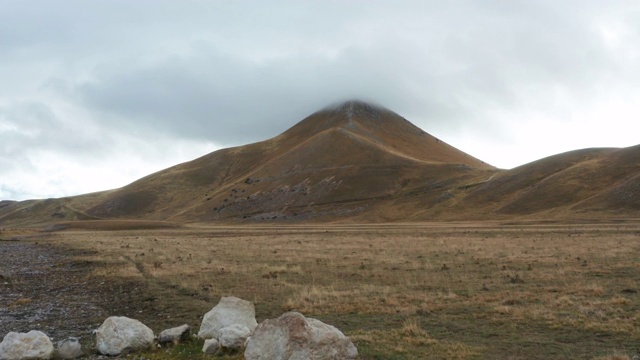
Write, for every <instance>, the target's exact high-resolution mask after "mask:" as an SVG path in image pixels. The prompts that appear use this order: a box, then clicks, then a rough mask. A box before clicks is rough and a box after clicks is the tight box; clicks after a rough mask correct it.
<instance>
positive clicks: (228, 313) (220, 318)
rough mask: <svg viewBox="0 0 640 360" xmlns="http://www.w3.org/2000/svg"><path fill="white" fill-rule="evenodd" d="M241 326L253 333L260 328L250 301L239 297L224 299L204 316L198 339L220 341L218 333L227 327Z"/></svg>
mask: <svg viewBox="0 0 640 360" xmlns="http://www.w3.org/2000/svg"><path fill="white" fill-rule="evenodd" d="M235 324H240V325H244V326H246V327H247V329H249V331H253V329H255V328H256V326H258V323H257V322H256V310H255V308H254V307H253V304H252V303H251V302H249V301H246V300H242V299H238V298H237V297H232V296H230V297H223V298H222V299H220V302H219V303H218V305H216V306H214V307H213V309H211V311H209V312H208V313H206V314H205V315H204V318H203V319H202V325H200V331H198V337H199V338H200V339H205V340H206V339H218V331H219V330H220V329H222V328H225V327H227V326H231V325H235Z"/></svg>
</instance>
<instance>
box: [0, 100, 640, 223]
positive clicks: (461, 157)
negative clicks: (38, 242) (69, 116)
mask: <svg viewBox="0 0 640 360" xmlns="http://www.w3.org/2000/svg"><path fill="white" fill-rule="evenodd" d="M639 171H640V147H632V148H625V149H586V150H578V151H574V152H570V153H566V154H560V155H556V156H552V157H549V158H545V159H542V160H539V161H536V162H533V163H530V164H526V165H523V166H521V167H518V168H515V169H511V170H500V169H496V168H495V167H493V166H491V165H489V164H486V163H484V162H482V161H480V160H478V159H476V158H474V157H472V156H470V155H468V154H465V153H464V152H462V151H460V150H458V149H456V148H454V147H452V146H450V145H448V144H446V143H445V142H443V141H441V140H440V139H437V138H435V137H433V136H431V135H429V134H428V133H426V132H424V131H422V130H421V129H419V128H418V127H416V126H415V125H413V124H411V123H410V122H409V121H407V120H406V119H404V118H403V117H401V116H400V115H398V114H396V113H394V112H392V111H390V110H388V109H385V108H383V107H381V106H377V105H373V104H368V103H364V102H360V101H348V102H345V103H342V104H338V105H335V106H331V107H328V108H325V109H323V110H320V111H318V112H316V113H314V114H312V115H310V116H309V117H307V118H305V119H304V120H302V121H300V122H299V123H298V124H296V125H295V126H293V127H292V128H290V129H289V130H287V131H285V132H284V133H282V134H280V135H278V136H276V137H274V138H272V139H268V140H265V141H262V142H258V143H254V144H249V145H244V146H239V147H234V148H228V149H222V150H219V151H216V152H213V153H210V154H208V155H205V156H203V157H200V158H198V159H195V160H193V161H189V162H186V163H183V164H179V165H176V166H173V167H171V168H168V169H166V170H163V171H160V172H157V173H155V174H151V175H149V176H146V177H144V178H142V179H140V180H138V181H136V182H134V183H132V184H130V185H127V186H125V187H123V188H120V189H115V190H109V191H104V192H98V193H93V194H86V195H80V196H74V197H68V198H61V199H47V200H30V201H23V202H1V203H0V226H5V225H7V224H9V225H15V226H33V225H47V224H51V223H57V222H65V221H73V220H85V221H86V220H112V221H113V220H118V221H126V220H145V221H147V224H149V221H160V222H173V223H237V222H248V223H256V222H259V223H262V222H274V221H276V222H309V221H353V222H383V221H429V220H434V219H442V220H454V219H455V220H465V219H494V218H495V219H511V218H523V217H524V218H526V217H533V218H542V217H553V218H561V217H579V216H596V215H598V214H599V215H606V216H630V215H632V214H633V211H635V210H637V209H638V208H640V202H639V200H638V198H637V196H636V194H638V193H639V191H638V190H640V172H639ZM594 214H595V215H594Z"/></svg>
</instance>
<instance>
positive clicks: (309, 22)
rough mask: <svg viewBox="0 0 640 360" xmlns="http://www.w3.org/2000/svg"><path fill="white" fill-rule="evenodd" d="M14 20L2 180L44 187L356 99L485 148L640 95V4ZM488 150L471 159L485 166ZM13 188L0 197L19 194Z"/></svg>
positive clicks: (444, 5)
mask: <svg viewBox="0 0 640 360" xmlns="http://www.w3.org/2000/svg"><path fill="white" fill-rule="evenodd" d="M2 8H3V11H2V12H0V53H2V54H3V57H2V59H0V78H2V79H3V82H2V83H1V84H0V165H1V166H2V170H0V178H1V177H5V178H7V177H8V176H14V175H15V174H18V173H20V174H22V175H21V176H24V177H25V178H26V177H28V174H29V173H30V172H33V173H37V171H36V170H37V168H38V166H39V165H37V164H38V163H39V161H38V159H41V158H42V156H43V155H42V154H57V155H58V156H60V157H63V158H65V159H68V160H69V161H72V162H73V161H76V163H77V164H80V163H84V162H86V159H89V158H100V159H102V160H104V159H109V158H110V157H112V156H115V154H116V151H115V150H114V147H118V151H117V153H118V154H119V156H124V155H122V154H125V153H126V150H127V148H130V151H138V152H143V153H145V154H147V155H148V156H149V158H150V160H149V161H150V162H153V161H154V160H151V159H158V155H154V154H156V153H157V152H156V151H155V150H153V149H158V148H166V147H167V143H166V142H168V141H181V142H182V143H183V144H186V143H188V142H192V143H193V144H194V148H201V147H204V146H205V145H203V144H210V143H213V144H218V145H223V146H229V145H239V144H242V143H247V142H251V141H258V140H262V139H265V138H267V137H271V136H275V135H277V134H278V133H280V132H282V131H284V130H286V129H287V128H288V127H290V126H292V125H293V124H294V123H295V122H296V121H298V120H301V119H302V118H303V117H304V116H306V115H309V114H310V113H312V112H314V111H315V110H317V109H319V108H322V107H324V106H325V105H327V104H329V103H333V102H336V101H339V100H342V99H347V98H354V97H356V98H362V99H365V100H371V101H375V102H377V103H379V104H382V105H384V106H386V107H388V108H390V109H392V110H394V111H397V112H398V113H400V114H402V115H403V116H405V117H406V118H408V119H409V120H411V121H413V122H415V123H416V124H417V125H419V126H421V127H422V128H423V129H425V130H426V131H428V132H432V133H433V132H436V133H437V134H436V135H438V134H443V135H444V136H445V140H448V141H449V142H451V143H453V144H454V145H457V144H456V137H460V138H461V139H462V135H459V134H462V133H466V134H469V133H473V134H482V136H485V137H487V138H488V140H487V142H491V141H494V142H495V143H496V146H498V145H499V143H503V144H505V145H503V146H507V145H506V144H508V142H509V141H510V140H509V139H513V138H517V134H513V133H511V131H512V129H514V128H517V127H518V126H519V125H518V124H520V123H522V126H523V128H525V127H526V126H530V124H528V122H531V121H533V120H531V119H533V118H537V117H540V116H543V117H544V118H545V119H547V120H546V121H547V123H548V124H558V126H560V125H562V124H564V123H566V122H568V121H570V120H572V117H575V116H584V114H583V113H581V112H584V113H586V114H589V113H590V112H595V110H594V111H592V110H593V109H591V107H594V109H595V108H596V107H597V106H596V105H598V104H605V103H606V102H605V100H606V101H609V102H611V101H612V100H611V96H612V94H614V95H615V94H620V99H623V100H621V101H623V102H625V104H632V103H633V100H634V99H635V96H636V94H637V90H634V89H637V88H638V83H639V82H640V79H639V77H640V74H639V73H638V72H637V65H638V61H639V59H640V45H639V44H640V25H639V24H640V9H639V6H638V5H637V2H635V1H623V0H620V1H609V2H604V1H596V0H593V1H577V0H567V1H562V2H558V1H550V0H549V1H542V0H541V1H497V0H495V1H482V2H478V1H470V0H454V1H446V2H432V1H400V2H394V3H390V2H383V1H366V2H365V1H349V2H345V1H340V2H338V1H335V2H334V1H305V2H301V1H276V2H264V1H236V2H223V1H212V2H200V1H187V2H174V1H135V2H131V1H110V2H86V1H72V0H65V1H56V2H50V1H13V0H5V1H3V5H2ZM603 89H606V90H603ZM634 91H635V92H634ZM603 99H605V100H603ZM598 106H600V105H598ZM604 106H605V105H602V106H601V107H604ZM628 107H629V108H630V109H636V108H634V107H633V105H629V106H628ZM598 109H599V108H598ZM596 110H597V109H596ZM620 121H623V120H620ZM622 124H623V125H624V123H622ZM594 126H595V125H594ZM590 131H597V129H595V130H594V129H591V130H590ZM456 134H458V135H456ZM478 136H480V135H478ZM476 140H477V139H476ZM476 140H474V141H476ZM145 141H146V142H147V143H148V144H150V145H142V144H141V143H140V142H145ZM511 141H512V140H511ZM611 142H615V139H612V140H611ZM196 144H198V145H197V146H196ZM463 145H464V144H463ZM597 145H598V144H594V146H597ZM523 146H524V145H523ZM531 146H533V145H531ZM475 148H477V149H480V150H482V149H484V148H486V144H482V145H476V147H475ZM475 148H473V147H470V148H469V149H468V150H467V151H471V152H472V153H473V155H476V156H480V155H481V154H476V153H475V152H474V151H477V150H475ZM556 148H559V147H550V148H549V149H556ZM465 150H466V149H465ZM530 151H531V154H540V152H537V153H536V152H535V151H536V150H530ZM550 151H551V150H550ZM523 152H524V150H523ZM502 153H504V151H502ZM154 156H155V157H154ZM531 156H534V155H531ZM480 157H482V156H480ZM483 160H486V161H488V162H491V163H500V162H501V161H503V160H501V159H499V158H496V159H491V158H483ZM510 161H511V163H513V160H510ZM506 162H507V161H506V160H505V163H506ZM27 164H28V165H27ZM166 165H167V166H168V165H171V164H166ZM139 175H144V174H134V175H133V176H139ZM133 179H134V178H131V180H133ZM0 186H2V187H0V188H1V189H3V190H2V192H0V196H7V195H5V194H11V195H10V196H14V195H15V194H16V191H13V190H11V189H9V188H8V186H9V185H7V182H2V181H0ZM34 194H35V193H34ZM36 195H37V194H36ZM47 195H55V193H51V194H47Z"/></svg>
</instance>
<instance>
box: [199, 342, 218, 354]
mask: <svg viewBox="0 0 640 360" xmlns="http://www.w3.org/2000/svg"><path fill="white" fill-rule="evenodd" d="M219 347H220V345H219V344H218V340H216V339H207V340H205V341H204V346H203V347H202V352H203V353H205V354H207V355H213V354H215V353H216V352H217V351H218V348H219Z"/></svg>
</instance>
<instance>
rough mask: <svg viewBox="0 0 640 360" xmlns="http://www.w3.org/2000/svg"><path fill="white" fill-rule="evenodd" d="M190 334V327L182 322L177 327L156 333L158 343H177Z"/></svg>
mask: <svg viewBox="0 0 640 360" xmlns="http://www.w3.org/2000/svg"><path fill="white" fill-rule="evenodd" d="M190 334H191V327H190V326H189V325H187V324H184V325H181V326H178V327H174V328H171V329H167V330H163V331H162V332H161V333H160V335H158V342H159V343H160V344H166V343H174V344H177V343H179V342H180V341H185V340H187V339H188V338H189V335H190Z"/></svg>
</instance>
